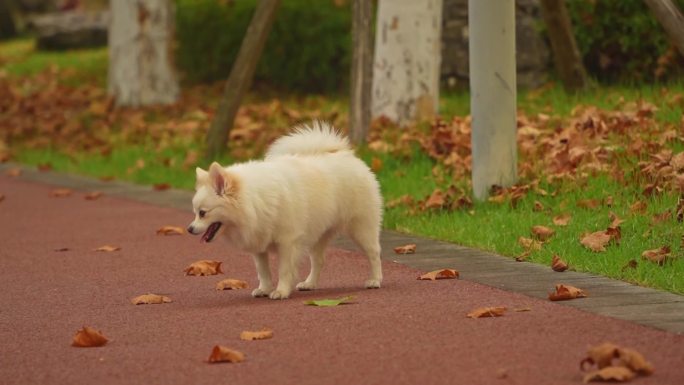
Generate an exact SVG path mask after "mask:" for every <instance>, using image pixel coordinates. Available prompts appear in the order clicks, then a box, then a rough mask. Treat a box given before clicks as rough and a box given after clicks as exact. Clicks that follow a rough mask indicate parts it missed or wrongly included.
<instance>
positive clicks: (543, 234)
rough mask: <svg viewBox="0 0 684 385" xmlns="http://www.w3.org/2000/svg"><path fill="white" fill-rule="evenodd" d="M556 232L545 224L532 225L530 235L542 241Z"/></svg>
mask: <svg viewBox="0 0 684 385" xmlns="http://www.w3.org/2000/svg"><path fill="white" fill-rule="evenodd" d="M555 233H556V232H555V231H554V230H553V229H550V228H548V227H546V226H532V235H533V236H534V237H535V238H537V240H540V241H542V242H544V241H546V240H548V239H549V238H551V237H552V236H553V234H555Z"/></svg>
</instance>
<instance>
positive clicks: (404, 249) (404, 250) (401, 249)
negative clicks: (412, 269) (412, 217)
mask: <svg viewBox="0 0 684 385" xmlns="http://www.w3.org/2000/svg"><path fill="white" fill-rule="evenodd" d="M394 252H395V253H397V254H413V253H415V252H416V244H415V243H409V244H407V245H403V246H397V247H395V248H394Z"/></svg>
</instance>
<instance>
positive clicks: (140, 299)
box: [131, 294, 171, 305]
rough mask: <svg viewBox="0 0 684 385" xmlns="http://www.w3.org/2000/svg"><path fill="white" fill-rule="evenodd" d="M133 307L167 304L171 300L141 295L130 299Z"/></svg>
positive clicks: (154, 295)
mask: <svg viewBox="0 0 684 385" xmlns="http://www.w3.org/2000/svg"><path fill="white" fill-rule="evenodd" d="M131 302H132V303H133V305H145V304H159V303H169V302H171V298H169V297H166V296H163V295H158V294H143V295H139V296H137V297H135V298H133V299H131Z"/></svg>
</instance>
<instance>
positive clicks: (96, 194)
mask: <svg viewBox="0 0 684 385" xmlns="http://www.w3.org/2000/svg"><path fill="white" fill-rule="evenodd" d="M101 196H102V191H91V192H89V193H87V194H86V195H84V196H83V198H84V199H85V200H87V201H94V200H96V199H99V198H100V197H101Z"/></svg>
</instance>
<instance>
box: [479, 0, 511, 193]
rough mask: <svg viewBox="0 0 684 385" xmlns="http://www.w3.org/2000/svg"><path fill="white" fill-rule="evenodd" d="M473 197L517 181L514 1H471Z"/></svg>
mask: <svg viewBox="0 0 684 385" xmlns="http://www.w3.org/2000/svg"><path fill="white" fill-rule="evenodd" d="M468 32H469V36H470V37H469V43H468V44H469V47H470V48H469V49H470V111H471V112H470V114H471V116H472V123H471V124H472V148H473V157H472V159H473V172H472V175H473V195H474V196H475V199H478V200H484V199H486V198H487V196H488V194H489V191H490V189H491V187H492V186H493V185H499V186H510V185H512V184H514V183H515V182H516V179H517V143H516V128H517V127H516V71H515V1H514V0H469V1H468Z"/></svg>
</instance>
